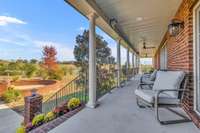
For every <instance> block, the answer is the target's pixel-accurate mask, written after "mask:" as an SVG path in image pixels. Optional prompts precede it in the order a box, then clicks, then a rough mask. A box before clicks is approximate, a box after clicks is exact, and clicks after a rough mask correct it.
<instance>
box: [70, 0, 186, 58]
mask: <svg viewBox="0 0 200 133" xmlns="http://www.w3.org/2000/svg"><path fill="white" fill-rule="evenodd" d="M87 1H92V0H68V3H70V4H71V5H73V7H75V8H76V9H77V10H79V11H80V12H81V13H82V14H83V15H85V16H87V15H88V14H89V13H90V12H91V11H92V10H94V11H95V8H93V9H92V10H91V9H90V7H89V6H88V4H87ZM95 2H96V5H97V6H98V7H99V8H100V9H101V11H102V13H103V14H105V16H106V17H107V18H109V19H110V18H115V19H116V20H117V21H118V26H119V27H118V28H119V29H120V31H122V32H123V33H124V34H125V37H127V39H128V41H129V42H130V44H132V45H133V47H134V48H135V49H136V51H139V52H140V55H141V56H142V55H143V54H146V53H147V52H148V56H153V54H154V52H155V50H145V51H143V49H142V47H143V45H142V44H143V40H145V41H146V46H147V47H148V46H155V47H158V46H159V45H160V43H161V40H162V38H163V36H164V34H165V33H166V31H167V26H168V23H169V21H170V20H171V19H172V18H173V17H174V15H175V13H176V12H177V10H178V8H179V6H180V4H181V2H182V0H95ZM90 6H91V5H90ZM97 24H98V26H99V27H100V28H102V29H103V30H104V31H105V32H106V33H108V34H109V35H110V36H112V37H113V38H114V39H116V38H117V36H118V35H117V33H115V32H114V31H113V30H112V28H109V25H108V24H106V23H105V22H104V21H103V19H101V18H99V19H98V21H97ZM123 44H124V46H126V45H127V44H125V42H123Z"/></svg>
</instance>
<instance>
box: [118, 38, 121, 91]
mask: <svg viewBox="0 0 200 133" xmlns="http://www.w3.org/2000/svg"><path fill="white" fill-rule="evenodd" d="M120 78H121V50H120V39H118V40H117V87H120V82H121V79H120Z"/></svg>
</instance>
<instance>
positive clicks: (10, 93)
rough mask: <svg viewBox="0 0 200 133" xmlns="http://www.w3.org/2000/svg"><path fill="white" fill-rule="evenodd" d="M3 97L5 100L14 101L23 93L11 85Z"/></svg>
mask: <svg viewBox="0 0 200 133" xmlns="http://www.w3.org/2000/svg"><path fill="white" fill-rule="evenodd" d="M2 98H3V100H4V101H5V102H8V103H10V102H14V101H17V100H19V99H20V98H21V93H20V91H19V90H15V89H14V88H13V87H9V88H8V89H7V90H6V91H5V92H4V93H3V94H2Z"/></svg>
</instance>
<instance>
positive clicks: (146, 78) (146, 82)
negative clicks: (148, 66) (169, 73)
mask: <svg viewBox="0 0 200 133" xmlns="http://www.w3.org/2000/svg"><path fill="white" fill-rule="evenodd" d="M156 73H157V70H154V71H153V72H152V73H145V74H143V75H142V76H141V77H140V84H139V86H138V87H140V88H142V89H144V86H147V87H149V88H152V86H153V84H154V81H155V79H156Z"/></svg>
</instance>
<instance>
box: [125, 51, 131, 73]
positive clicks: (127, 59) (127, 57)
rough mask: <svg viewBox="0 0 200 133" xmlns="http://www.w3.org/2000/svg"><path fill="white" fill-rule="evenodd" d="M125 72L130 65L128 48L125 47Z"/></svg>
mask: <svg viewBox="0 0 200 133" xmlns="http://www.w3.org/2000/svg"><path fill="white" fill-rule="evenodd" d="M126 61H127V62H126V74H127V75H128V70H129V67H130V61H129V49H128V48H127V53H126ZM127 75H126V76H127Z"/></svg>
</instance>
